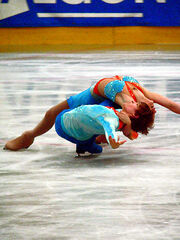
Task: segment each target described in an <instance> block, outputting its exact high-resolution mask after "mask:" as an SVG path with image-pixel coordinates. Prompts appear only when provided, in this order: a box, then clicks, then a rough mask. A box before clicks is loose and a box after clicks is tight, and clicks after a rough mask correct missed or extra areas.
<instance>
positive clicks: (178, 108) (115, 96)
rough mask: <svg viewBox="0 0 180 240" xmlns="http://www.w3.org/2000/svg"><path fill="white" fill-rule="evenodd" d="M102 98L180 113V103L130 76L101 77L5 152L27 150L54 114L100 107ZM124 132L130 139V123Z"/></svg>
mask: <svg viewBox="0 0 180 240" xmlns="http://www.w3.org/2000/svg"><path fill="white" fill-rule="evenodd" d="M104 98H109V99H110V100H112V101H113V102H115V103H117V104H118V105H119V106H120V107H121V106H122V105H123V103H125V102H132V101H136V102H139V103H140V102H145V103H146V104H148V106H149V107H150V108H151V111H152V112H154V113H155V108H154V103H157V104H160V105H162V106H164V107H166V108H168V109H169V110H171V111H173V112H175V113H178V114H180V104H179V103H175V102H173V101H171V100H170V99H168V98H167V97H164V96H161V95H160V94H158V93H153V92H150V91H148V90H147V89H146V88H144V87H142V86H141V85H140V84H139V82H138V81H137V80H136V79H134V78H132V77H126V76H124V77H121V76H115V77H112V78H104V79H101V80H100V81H99V82H97V83H96V84H95V85H93V86H92V87H90V88H88V89H87V90H85V91H83V92H81V93H79V94H77V95H75V96H71V97H70V98H69V99H67V100H65V101H63V102H61V103H59V104H57V105H56V106H54V107H52V108H50V109H49V110H48V111H47V112H46V114H45V116H44V118H43V119H42V120H41V122H40V123H39V124H38V125H37V126H36V127H35V128H34V129H32V130H29V131H26V132H24V133H23V134H22V135H21V136H19V137H17V138H15V139H13V140H10V141H8V142H7V143H6V145H5V149H9V150H14V151H17V150H20V149H22V148H28V147H29V146H30V145H31V144H32V143H33V142H34V138H35V137H37V136H40V135H42V134H44V133H46V132H47V131H48V130H49V129H51V128H52V126H53V125H54V122H55V119H56V117H57V115H58V114H59V113H60V112H62V111H63V110H64V109H69V108H71V109H73V108H75V107H78V106H81V105H87V104H99V103H101V102H102V101H104ZM123 133H124V134H125V136H127V137H129V138H130V139H131V124H129V125H128V126H127V127H126V129H125V130H124V132H123Z"/></svg>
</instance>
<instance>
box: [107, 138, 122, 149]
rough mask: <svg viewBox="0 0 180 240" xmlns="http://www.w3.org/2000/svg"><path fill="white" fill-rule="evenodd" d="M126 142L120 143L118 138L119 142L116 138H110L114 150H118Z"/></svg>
mask: <svg viewBox="0 0 180 240" xmlns="http://www.w3.org/2000/svg"><path fill="white" fill-rule="evenodd" d="M125 142H126V140H123V141H119V137H118V141H117V142H116V140H115V139H114V138H112V137H111V136H110V137H109V143H110V145H111V147H112V148H113V149H116V148H118V147H119V146H120V145H122V144H124V143H125Z"/></svg>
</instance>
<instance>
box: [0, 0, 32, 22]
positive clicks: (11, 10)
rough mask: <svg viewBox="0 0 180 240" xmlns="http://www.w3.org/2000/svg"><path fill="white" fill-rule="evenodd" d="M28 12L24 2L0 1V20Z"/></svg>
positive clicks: (18, 0)
mask: <svg viewBox="0 0 180 240" xmlns="http://www.w3.org/2000/svg"><path fill="white" fill-rule="evenodd" d="M27 11H29V7H28V4H27V1H26V0H8V1H7V0H6V1H5V0H0V20H3V19H5V18H8V17H12V16H15V15H17V14H20V13H23V12H27Z"/></svg>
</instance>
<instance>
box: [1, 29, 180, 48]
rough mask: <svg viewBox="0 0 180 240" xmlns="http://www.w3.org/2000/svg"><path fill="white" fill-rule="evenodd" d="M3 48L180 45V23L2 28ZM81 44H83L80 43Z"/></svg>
mask: <svg viewBox="0 0 180 240" xmlns="http://www.w3.org/2000/svg"><path fill="white" fill-rule="evenodd" d="M0 36H1V37H0V52H7V51H16V49H17V50H18V51H21V49H22V51H26V50H27V51H28V50H33V49H34V50H35V51H36V50H39V51H40V50H44V49H47V50H48V49H49V50H64V49H65V50H66V49H67V50H68V49H69V50H71V48H72V49H76V46H77V49H78V48H81V47H82V48H84V49H86V48H88V46H89V48H91V47H93V46H97V47H98V46H101V47H103V46H104V47H116V46H119V45H127V46H130V47H131V46H133V45H162V46H163V45H174V46H177V48H178V47H179V45H180V27H139V26H138V27H77V28H75V27H44V28H38V27H37V28H0ZM78 46H79V47H78Z"/></svg>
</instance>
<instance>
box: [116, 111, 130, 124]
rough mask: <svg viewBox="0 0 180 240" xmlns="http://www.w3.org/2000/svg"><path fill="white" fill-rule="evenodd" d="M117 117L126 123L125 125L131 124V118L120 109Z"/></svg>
mask: <svg viewBox="0 0 180 240" xmlns="http://www.w3.org/2000/svg"><path fill="white" fill-rule="evenodd" d="M118 117H119V119H120V120H121V121H122V122H123V123H124V124H126V125H127V126H131V119H130V118H129V116H128V115H127V114H126V113H125V112H122V111H121V112H120V113H118Z"/></svg>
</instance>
